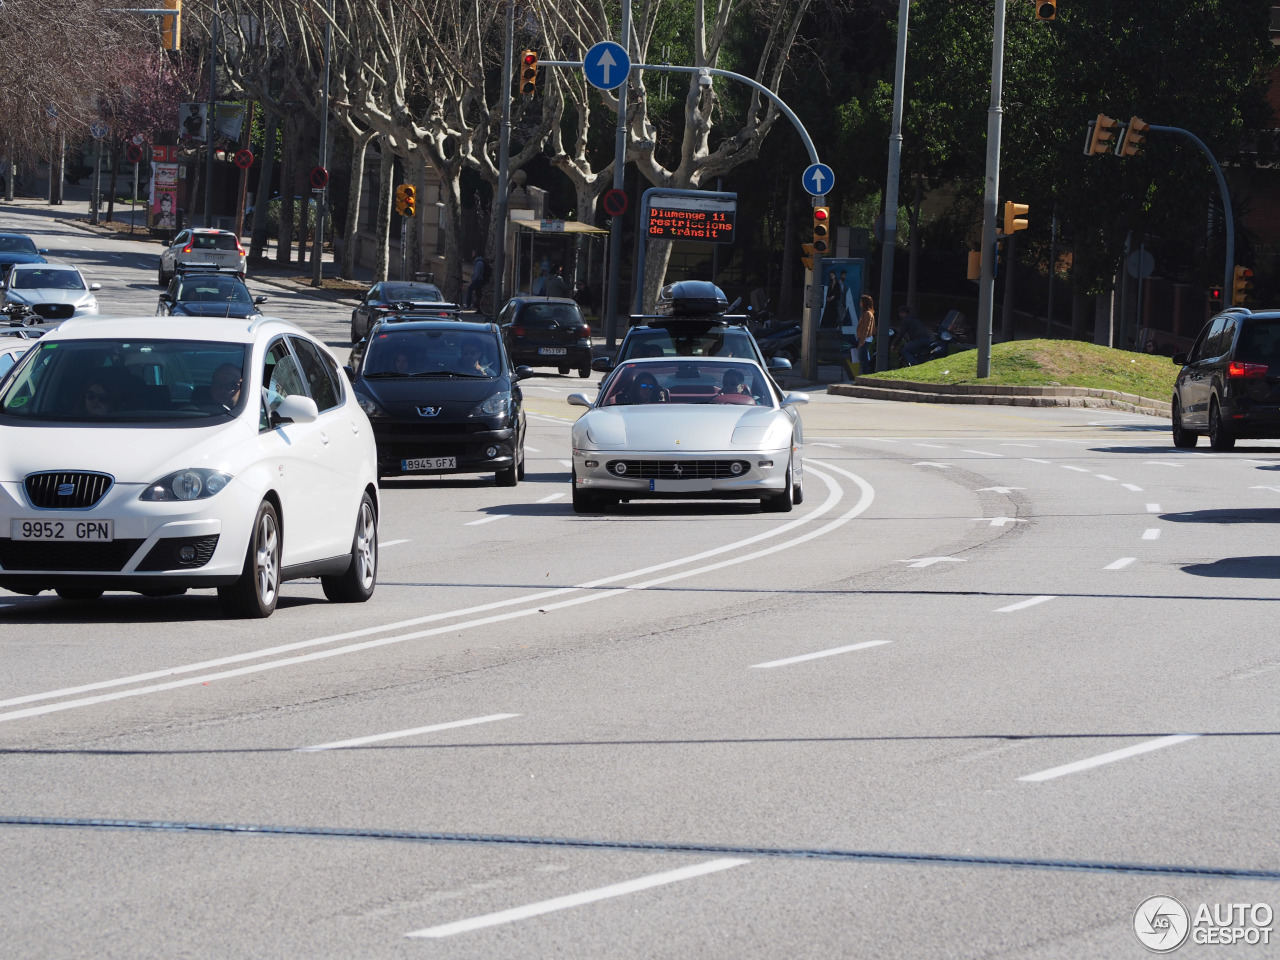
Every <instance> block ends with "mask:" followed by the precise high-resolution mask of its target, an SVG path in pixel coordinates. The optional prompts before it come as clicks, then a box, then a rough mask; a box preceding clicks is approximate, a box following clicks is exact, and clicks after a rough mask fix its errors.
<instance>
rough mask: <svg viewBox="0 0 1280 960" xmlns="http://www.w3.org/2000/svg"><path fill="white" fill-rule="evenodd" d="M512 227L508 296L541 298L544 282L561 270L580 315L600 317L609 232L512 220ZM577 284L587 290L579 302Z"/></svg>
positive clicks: (558, 222) (581, 225)
mask: <svg viewBox="0 0 1280 960" xmlns="http://www.w3.org/2000/svg"><path fill="white" fill-rule="evenodd" d="M513 212H515V211H513ZM511 226H512V227H514V228H515V229H514V230H513V231H511V236H512V240H513V243H512V248H513V249H512V250H511V256H510V267H509V269H510V271H511V272H510V274H509V275H508V283H507V290H508V291H509V295H510V296H516V295H518V294H530V295H541V294H544V293H545V292H546V289H545V283H546V279H547V278H548V277H549V276H551V274H552V273H553V272H555V270H556V269H557V268H561V267H563V268H564V273H563V276H564V279H565V281H566V282H567V283H568V285H569V291H570V295H571V296H574V298H575V299H578V302H579V303H580V304H581V306H582V309H583V312H584V313H587V314H590V315H592V316H596V317H599V316H601V308H602V304H603V299H604V275H605V267H606V264H607V263H608V258H609V231H608V230H606V229H604V228H603V227H593V226H592V225H591V224H589V223H579V222H578V221H576V220H517V219H513V220H512V221H511ZM580 283H581V284H584V285H585V287H586V288H587V289H586V291H585V293H584V294H583V297H582V299H579V298H578V297H577V296H576V294H577V293H579V292H580V290H581V288H580V286H579V284H580Z"/></svg>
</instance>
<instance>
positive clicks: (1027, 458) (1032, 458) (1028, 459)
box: [1022, 457, 1050, 463]
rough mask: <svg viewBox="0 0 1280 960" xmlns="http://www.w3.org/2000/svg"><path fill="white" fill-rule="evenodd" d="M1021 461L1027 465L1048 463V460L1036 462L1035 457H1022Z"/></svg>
mask: <svg viewBox="0 0 1280 960" xmlns="http://www.w3.org/2000/svg"><path fill="white" fill-rule="evenodd" d="M1022 459H1023V460H1025V461H1027V463H1049V462H1050V461H1048V460H1037V459H1036V458H1035V457H1023V458H1022Z"/></svg>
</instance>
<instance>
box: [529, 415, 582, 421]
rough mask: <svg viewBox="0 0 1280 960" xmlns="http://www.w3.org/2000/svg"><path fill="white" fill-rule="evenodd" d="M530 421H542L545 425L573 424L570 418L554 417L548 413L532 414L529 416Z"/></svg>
mask: <svg viewBox="0 0 1280 960" xmlns="http://www.w3.org/2000/svg"><path fill="white" fill-rule="evenodd" d="M527 416H528V417H529V419H530V420H541V421H543V422H544V423H573V422H574V421H573V420H571V419H570V418H569V417H553V416H551V415H550V414H547V413H530V414H527Z"/></svg>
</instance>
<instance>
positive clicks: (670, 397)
mask: <svg viewBox="0 0 1280 960" xmlns="http://www.w3.org/2000/svg"><path fill="white" fill-rule="evenodd" d="M650 403H722V404H741V405H755V406H761V407H772V406H773V405H774V401H773V393H772V391H771V390H770V389H769V384H768V377H766V376H765V373H764V371H763V370H761V369H760V368H759V367H758V366H756V365H755V364H754V363H723V362H721V363H713V362H699V361H697V360H678V361H671V362H669V363H657V362H654V363H626V364H623V365H622V366H620V367H619V368H618V369H617V370H616V371H614V374H613V376H612V377H610V379H609V382H608V385H607V386H606V387H605V390H604V394H603V395H602V396H601V397H600V403H599V405H600V406H602V407H610V406H626V405H630V404H650Z"/></svg>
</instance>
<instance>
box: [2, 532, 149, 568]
mask: <svg viewBox="0 0 1280 960" xmlns="http://www.w3.org/2000/svg"><path fill="white" fill-rule="evenodd" d="M140 546H142V541H141V540H112V541H109V542H107V543H103V542H70V543H69V542H66V541H62V542H59V541H53V540H7V539H0V567H3V568H4V569H5V570H94V571H104V570H122V569H124V565H125V564H126V563H128V562H129V558H130V557H132V556H133V555H134V554H135V553H136V552H137V550H138V548H139V547H140Z"/></svg>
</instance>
